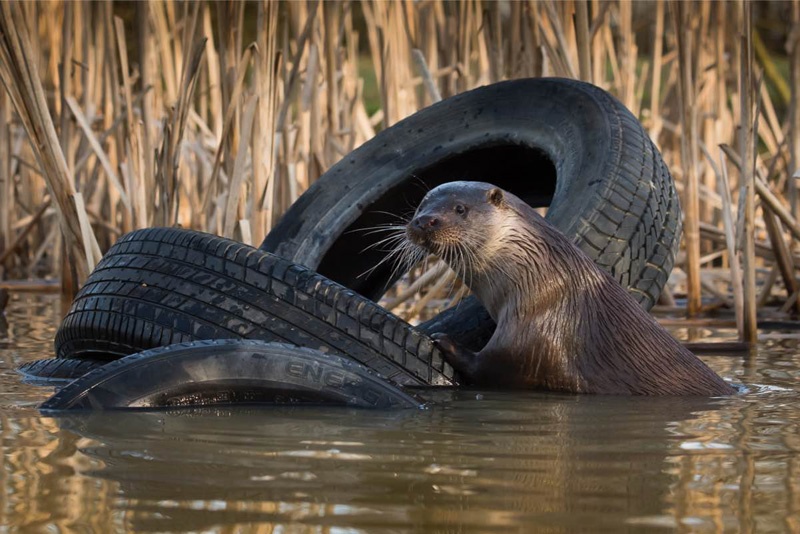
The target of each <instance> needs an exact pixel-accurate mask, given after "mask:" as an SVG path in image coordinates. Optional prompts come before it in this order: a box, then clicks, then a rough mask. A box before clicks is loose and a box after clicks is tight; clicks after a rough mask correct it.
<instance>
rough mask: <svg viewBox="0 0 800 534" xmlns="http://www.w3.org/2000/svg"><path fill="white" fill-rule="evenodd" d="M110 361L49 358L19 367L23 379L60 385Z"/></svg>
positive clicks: (38, 383)
mask: <svg viewBox="0 0 800 534" xmlns="http://www.w3.org/2000/svg"><path fill="white" fill-rule="evenodd" d="M106 363H108V362H107V361H103V360H77V359H63V358H47V359H44V360H34V361H32V362H27V363H23V364H22V365H20V366H19V367H17V372H18V373H20V374H21V375H22V379H23V380H24V381H25V382H26V383H29V384H33V385H36V386H60V385H63V384H64V383H66V382H70V381H72V380H75V379H76V378H80V377H82V376H83V375H85V374H86V373H88V372H89V371H94V370H95V369H97V368H99V367H102V366H103V365H105V364H106Z"/></svg>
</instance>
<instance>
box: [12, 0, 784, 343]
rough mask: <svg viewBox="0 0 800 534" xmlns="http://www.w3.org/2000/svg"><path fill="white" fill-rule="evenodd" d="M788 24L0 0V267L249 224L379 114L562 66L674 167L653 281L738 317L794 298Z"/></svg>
mask: <svg viewBox="0 0 800 534" xmlns="http://www.w3.org/2000/svg"><path fill="white" fill-rule="evenodd" d="M774 21H779V23H778V24H777V25H776V24H775V23H774ZM793 27H794V28H797V27H800V2H799V1H797V0H794V1H792V2H787V3H783V4H766V5H764V4H756V5H753V4H751V3H750V2H746V1H740V2H711V1H708V0H702V1H693V2H682V1H676V2H666V1H663V0H657V1H655V2H649V3H631V2H628V1H625V0H619V1H618V0H608V1H605V0H585V1H584V0H570V1H561V2H556V1H547V0H542V1H534V0H530V1H520V2H488V1H485V2H484V1H480V0H470V1H466V2H444V1H439V0H424V1H419V2H412V1H396V2H383V1H363V2H349V1H342V2H321V1H318V0H308V1H296V2H281V3H279V2H273V1H261V2H247V3H242V2H202V3H201V2H179V1H174V0H165V1H150V2H141V3H133V4H131V3H114V2H103V3H84V2H76V3H73V2H57V1H48V2H13V1H12V2H4V3H2V4H0V79H2V82H3V86H4V88H3V90H2V91H0V117H1V118H2V119H3V120H2V121H0V165H2V169H1V170H0V280H2V279H4V278H5V279H13V278H40V277H49V278H53V277H57V278H59V279H60V280H61V282H62V286H63V288H64V291H65V293H67V294H70V293H71V292H74V290H75V288H76V287H78V285H79V284H80V283H81V281H82V280H83V279H84V278H85V277H86V275H87V273H88V271H89V270H90V269H91V268H92V266H93V265H94V264H95V263H96V262H97V261H98V259H99V258H100V256H101V253H102V251H104V250H106V249H107V248H108V247H109V246H110V244H112V243H113V242H114V241H115V240H116V239H117V238H118V237H119V236H120V235H121V234H123V233H125V232H128V231H130V230H133V229H135V228H139V227H144V226H149V225H180V226H183V227H188V228H194V229H199V230H204V231H209V232H212V233H215V234H219V235H225V236H229V237H233V238H236V239H239V240H242V241H245V242H247V243H251V244H255V245H257V244H258V243H260V242H261V240H262V239H263V237H264V236H265V235H266V233H267V232H269V230H270V228H271V227H272V225H273V224H274V223H275V222H276V220H277V219H278V218H279V217H280V215H281V214H282V213H283V212H284V211H285V210H286V209H287V207H288V206H289V205H290V204H291V203H292V202H293V201H294V200H295V199H297V197H298V196H299V195H300V194H301V193H302V192H303V191H304V190H305V189H306V188H308V187H309V185H310V184H311V183H313V182H314V181H315V180H316V179H317V178H318V177H319V176H320V175H321V174H322V173H323V172H324V171H325V170H326V169H327V168H329V167H330V166H331V165H332V164H334V163H335V162H336V161H338V160H339V159H340V158H341V157H343V156H344V155H345V154H347V153H348V152H350V151H351V150H353V149H354V148H355V147H357V146H358V145H360V144H361V143H363V142H364V141H366V140H367V139H369V138H371V137H372V136H373V135H375V132H376V131H378V130H380V129H382V128H385V127H387V126H390V125H392V124H393V123H395V122H397V121H398V120H400V119H402V118H403V117H406V116H408V115H409V114H411V113H413V112H415V111H416V110H418V109H420V108H422V107H424V106H426V105H429V104H431V103H432V102H434V101H436V100H438V99H440V98H446V97H448V96H450V95H453V94H456V93H459V92H462V91H465V90H468V89H470V88H473V87H476V86H480V85H483V84H487V83H491V82H495V81H499V80H505V79H512V78H519V77H529V76H564V77H570V78H579V79H583V80H586V81H589V82H592V83H594V84H596V85H599V86H601V87H603V88H605V89H607V90H609V91H610V92H611V93H613V94H614V95H616V96H617V97H618V98H619V99H620V100H621V101H622V102H623V103H624V104H625V105H626V106H627V107H628V108H629V109H631V110H632V111H633V113H634V114H636V115H637V116H639V117H640V120H641V121H642V122H643V124H644V125H645V127H646V128H647V130H648V131H649V133H650V135H651V136H652V138H653V139H654V141H655V142H656V144H657V145H658V146H659V147H660V149H661V151H662V154H663V156H664V158H665V160H666V162H667V164H668V166H669V167H670V169H671V170H672V173H673V176H674V178H675V180H676V183H677V185H678V188H679V191H680V192H681V195H682V205H683V210H684V215H685V221H684V240H683V244H682V249H681V254H680V256H679V260H678V263H677V265H676V269H675V276H674V277H673V280H672V281H671V284H670V286H669V288H668V290H667V291H666V292H665V295H664V297H663V302H664V303H665V304H667V305H668V308H669V309H671V310H673V311H676V312H684V311H685V312H686V313H687V314H688V315H689V316H696V315H699V314H702V313H704V312H709V311H712V310H716V309H719V308H730V309H732V310H735V314H736V317H737V320H738V325H739V329H740V331H741V333H742V336H743V337H744V339H748V340H752V339H754V335H755V325H756V313H757V308H759V306H760V307H761V308H762V309H766V308H765V306H767V305H769V306H770V309H771V310H772V312H771V313H772V314H773V315H774V314H777V315H779V316H781V317H786V318H790V317H792V316H793V315H792V314H793V313H794V312H795V311H796V310H797V309H798V308H800V299H799V298H798V294H799V292H800V285H799V284H798V283H797V279H796V270H797V267H798V265H800V264H799V263H798V262H799V261H800V252H799V251H798V250H797V241H798V240H800V223H799V222H798V212H797V184H796V178H797V177H800V171H798V168H799V167H800V112H798V109H797V107H798V95H797V91H798V90H800V47H798V39H800V33H798V32H797V31H790V29H791V28H793ZM783 65H788V73H785V72H784V70H785V69H784V70H782V68H781V67H782V66H783ZM442 276H449V275H448V274H447V273H445V274H443V275H442ZM433 278H434V280H433V281H432V282H431V285H432V286H433V287H441V286H446V285H447V284H443V283H440V282H441V279H440V278H439V279H438V280H436V278H437V277H433ZM424 287H425V286H423V285H417V286H414V288H415V291H405V292H401V295H402V296H404V298H392V299H391V303H392V304H393V305H395V306H397V307H398V309H402V307H403V306H408V307H410V305H409V304H408V299H409V298H417V299H418V298H419V293H420V292H425V291H426V290H425V289H424ZM397 296H398V295H397V294H396V295H395V296H394V297H397ZM676 296H677V297H684V296H685V308H684V307H683V302H684V300H682V299H681V300H679V301H678V302H680V303H681V306H679V307H675V305H674V303H675V300H674V297H676ZM0 300H1V299H0ZM429 301H430V302H436V299H435V298H433V299H432V296H426V300H425V302H429ZM414 311H415V312H416V311H419V307H414Z"/></svg>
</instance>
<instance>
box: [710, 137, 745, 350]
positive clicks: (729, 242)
mask: <svg viewBox="0 0 800 534" xmlns="http://www.w3.org/2000/svg"><path fill="white" fill-rule="evenodd" d="M702 149H703V152H704V154H705V156H706V159H707V161H708V163H709V166H710V167H711V169H712V170H713V172H714V174H715V175H716V176H717V185H718V189H719V196H720V198H721V200H722V223H723V228H724V231H725V247H726V250H727V253H728V258H729V261H730V273H731V276H730V284H731V287H732V289H733V291H732V293H733V308H734V310H735V313H736V328H737V331H738V332H739V339H740V340H743V339H744V292H743V289H742V276H741V256H740V254H739V252H738V250H737V247H736V237H735V225H734V222H733V221H734V217H733V202H732V201H731V188H730V183H729V181H728V167H727V162H726V160H725V152H724V151H722V150H720V156H719V157H720V162H721V163H720V165H719V166H718V165H716V163H715V162H714V159H713V157H712V156H711V154H709V152H708V151H707V150H706V148H705V147H702ZM720 169H721V170H720Z"/></svg>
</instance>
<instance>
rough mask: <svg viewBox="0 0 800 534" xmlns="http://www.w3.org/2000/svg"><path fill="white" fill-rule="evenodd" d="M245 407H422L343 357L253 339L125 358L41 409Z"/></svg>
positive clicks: (185, 345)
mask: <svg viewBox="0 0 800 534" xmlns="http://www.w3.org/2000/svg"><path fill="white" fill-rule="evenodd" d="M253 404H291V405H297V404H325V405H331V404H334V405H343V406H351V407H358V408H382V409H388V408H418V407H420V406H421V405H422V404H424V403H423V401H422V400H421V399H420V398H419V397H416V396H414V395H413V394H411V393H409V392H406V391H404V390H403V389H402V388H400V387H399V386H397V385H395V384H392V383H391V382H389V381H387V380H385V379H383V378H381V377H379V376H378V375H377V374H376V373H374V372H373V371H371V370H369V369H367V368H366V367H364V366H363V365H360V364H358V363H356V362H354V361H353V360H350V359H349V358H343V357H340V356H335V355H333V354H325V353H323V352H320V351H316V350H311V349H305V348H300V347H294V346H290V345H284V344H280V343H264V342H262V341H253V340H232V339H224V340H213V341H195V342H191V343H180V344H177V345H170V346H168V347H160V348H157V349H152V350H148V351H144V352H140V353H137V354H132V355H130V356H126V357H124V358H121V359H119V360H116V361H114V362H111V363H108V364H106V365H104V366H103V367H102V368H100V369H96V370H94V371H92V372H90V373H88V374H86V375H84V376H83V377H81V378H79V379H77V380H75V381H74V382H72V383H70V384H69V385H67V386H66V387H64V388H63V389H62V390H60V391H59V392H58V393H56V394H55V395H53V396H52V397H50V398H49V399H48V400H47V401H45V403H44V404H42V406H41V409H42V410H43V411H45V412H49V411H63V410H110V409H137V408H138V409H155V408H178V407H191V406H229V405H253Z"/></svg>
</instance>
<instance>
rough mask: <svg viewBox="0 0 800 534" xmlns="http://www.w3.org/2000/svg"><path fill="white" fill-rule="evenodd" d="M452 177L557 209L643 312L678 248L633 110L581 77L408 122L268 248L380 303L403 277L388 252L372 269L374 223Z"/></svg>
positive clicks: (461, 100) (393, 218)
mask: <svg viewBox="0 0 800 534" xmlns="http://www.w3.org/2000/svg"><path fill="white" fill-rule="evenodd" d="M454 180H479V181H486V182H491V183H495V184H496V185H498V186H500V187H502V188H504V189H506V190H508V191H511V192H512V193H514V194H516V195H517V196H519V197H520V198H522V199H524V200H526V201H527V202H528V203H530V204H531V205H533V206H549V209H548V212H547V219H548V220H549V221H550V222H551V223H553V224H554V225H555V226H556V227H558V228H559V229H560V230H561V231H562V232H563V233H564V234H566V235H567V236H569V237H570V238H572V239H573V240H574V241H575V242H576V243H577V245H578V246H579V247H580V248H581V249H582V250H583V251H584V252H586V253H587V254H588V255H589V256H590V257H591V258H592V259H593V260H594V261H595V262H596V263H597V264H598V265H600V266H601V267H603V268H604V269H606V270H607V271H608V272H609V273H610V274H611V275H612V276H613V277H614V278H616V279H617V280H618V281H619V282H620V283H621V284H622V285H623V286H625V287H626V288H628V291H629V292H630V293H631V295H633V296H634V298H636V299H637V300H638V301H639V302H640V303H641V305H642V306H643V307H644V308H646V309H649V308H650V307H652V306H653V304H655V302H656V301H657V299H658V296H659V294H660V292H661V290H662V288H663V286H664V284H665V283H666V281H667V278H668V276H669V273H670V271H671V269H672V265H673V262H674V257H675V253H676V251H677V247H678V244H679V235H680V224H681V219H680V207H679V204H678V196H677V194H676V191H675V188H674V184H673V182H672V178H671V176H670V174H669V171H668V169H667V167H666V166H665V165H664V162H663V161H662V159H661V155H660V154H659V152H658V150H657V149H656V147H655V146H654V145H653V143H652V142H651V141H650V138H649V137H648V135H647V133H646V132H645V131H644V129H643V128H642V126H641V124H640V123H639V122H638V121H637V120H636V118H635V117H634V116H633V115H632V114H631V113H630V112H629V111H628V110H627V109H626V108H625V107H624V106H623V105H622V104H621V103H620V102H619V101H617V100H616V99H614V98H613V97H612V96H611V95H609V94H608V93H607V92H606V91H603V90H601V89H599V88H597V87H595V86H593V85H590V84H587V83H583V82H579V81H574V80H566V79H555V78H549V79H548V78H541V79H523V80H513V81H508V82H502V83H497V84H494V85H489V86H486V87H481V88H479V89H475V90H473V91H469V92H466V93H463V94H459V95H456V96H454V97H451V98H448V99H446V100H444V101H442V102H439V103H437V104H434V105H433V106H430V107H428V108H425V109H423V110H421V111H419V112H418V113H416V114H414V115H412V116H410V117H408V118H407V119H405V120H403V121H400V122H399V123H397V124H395V125H394V126H392V127H390V128H387V129H386V130H384V131H382V132H381V133H379V134H378V135H376V136H375V137H374V138H373V139H371V140H370V141H367V142H366V143H364V144H363V145H362V146H361V147H359V148H358V149H357V150H355V151H353V152H352V153H351V154H349V155H348V156H345V157H344V158H343V159H342V160H341V161H340V162H339V163H337V164H336V165H334V166H333V167H332V168H331V169H330V170H328V171H327V172H326V173H325V174H324V175H323V176H321V177H320V179H319V180H318V181H317V182H316V183H314V184H313V185H312V186H311V187H310V188H309V189H308V191H306V192H305V193H304V194H303V195H302V196H301V197H300V198H299V199H298V200H297V202H295V203H294V205H292V206H291V207H290V208H289V210H288V211H287V212H286V214H285V215H284V216H283V218H282V219H281V220H280V222H279V223H278V224H277V225H276V227H275V228H274V229H273V230H272V232H270V234H269V235H268V236H267V238H266V239H265V241H264V243H263V244H262V246H261V248H262V249H264V250H268V251H271V252H275V253H276V254H278V255H280V256H283V257H286V258H289V259H291V260H292V261H294V262H296V263H300V264H303V265H306V266H308V267H310V268H312V269H315V270H317V271H318V272H319V273H321V274H323V275H324V276H327V277H329V278H331V279H333V280H334V281H336V282H339V283H340V284H342V285H344V286H347V287H349V288H351V289H353V290H355V291H357V292H359V293H360V294H362V295H365V296H367V297H369V298H371V299H378V298H380V296H381V295H382V294H383V293H384V292H385V290H386V288H387V287H388V286H389V285H390V284H391V283H392V282H393V281H394V280H392V269H391V265H388V263H389V262H386V264H385V265H383V266H381V267H380V268H378V269H375V270H374V271H372V272H371V273H370V274H369V275H368V276H367V275H364V273H366V272H367V271H369V269H371V268H372V267H374V266H375V265H378V264H379V263H380V262H381V260H382V259H383V258H384V257H385V256H386V255H387V254H388V251H387V250H386V249H382V248H381V247H379V246H378V247H373V248H369V246H370V245H371V244H372V243H374V242H376V241H377V240H379V239H380V238H381V236H380V235H379V234H370V233H368V231H367V230H368V229H370V228H374V227H376V226H380V225H386V224H397V222H398V220H402V219H403V218H404V217H406V216H407V215H408V214H410V213H412V212H413V210H414V207H415V206H416V205H417V204H418V203H419V201H420V200H421V199H422V197H423V196H424V195H425V193H426V192H427V191H428V190H429V189H431V188H433V187H435V186H436V185H439V184H442V183H444V182H448V181H454ZM343 258H347V261H342V259H343ZM471 306H473V307H474V303H473V304H472V305H471ZM471 306H466V305H462V306H459V308H458V309H457V310H454V311H451V312H449V313H448V314H447V315H445V316H443V317H439V318H438V319H437V320H436V323H437V328H438V329H439V331H444V332H448V333H449V334H451V336H452V335H455V338H458V337H460V336H461V335H462V334H467V333H468V332H467V331H465V330H463V328H461V325H462V324H463V323H464V321H465V320H468V319H469V318H470V317H471V315H472V314H473V313H474V308H473V307H471ZM482 317H483V319H482V322H483V323H485V320H486V319H487V318H488V315H487V314H485V313H484V314H483V316H482ZM489 331H491V328H489Z"/></svg>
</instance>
